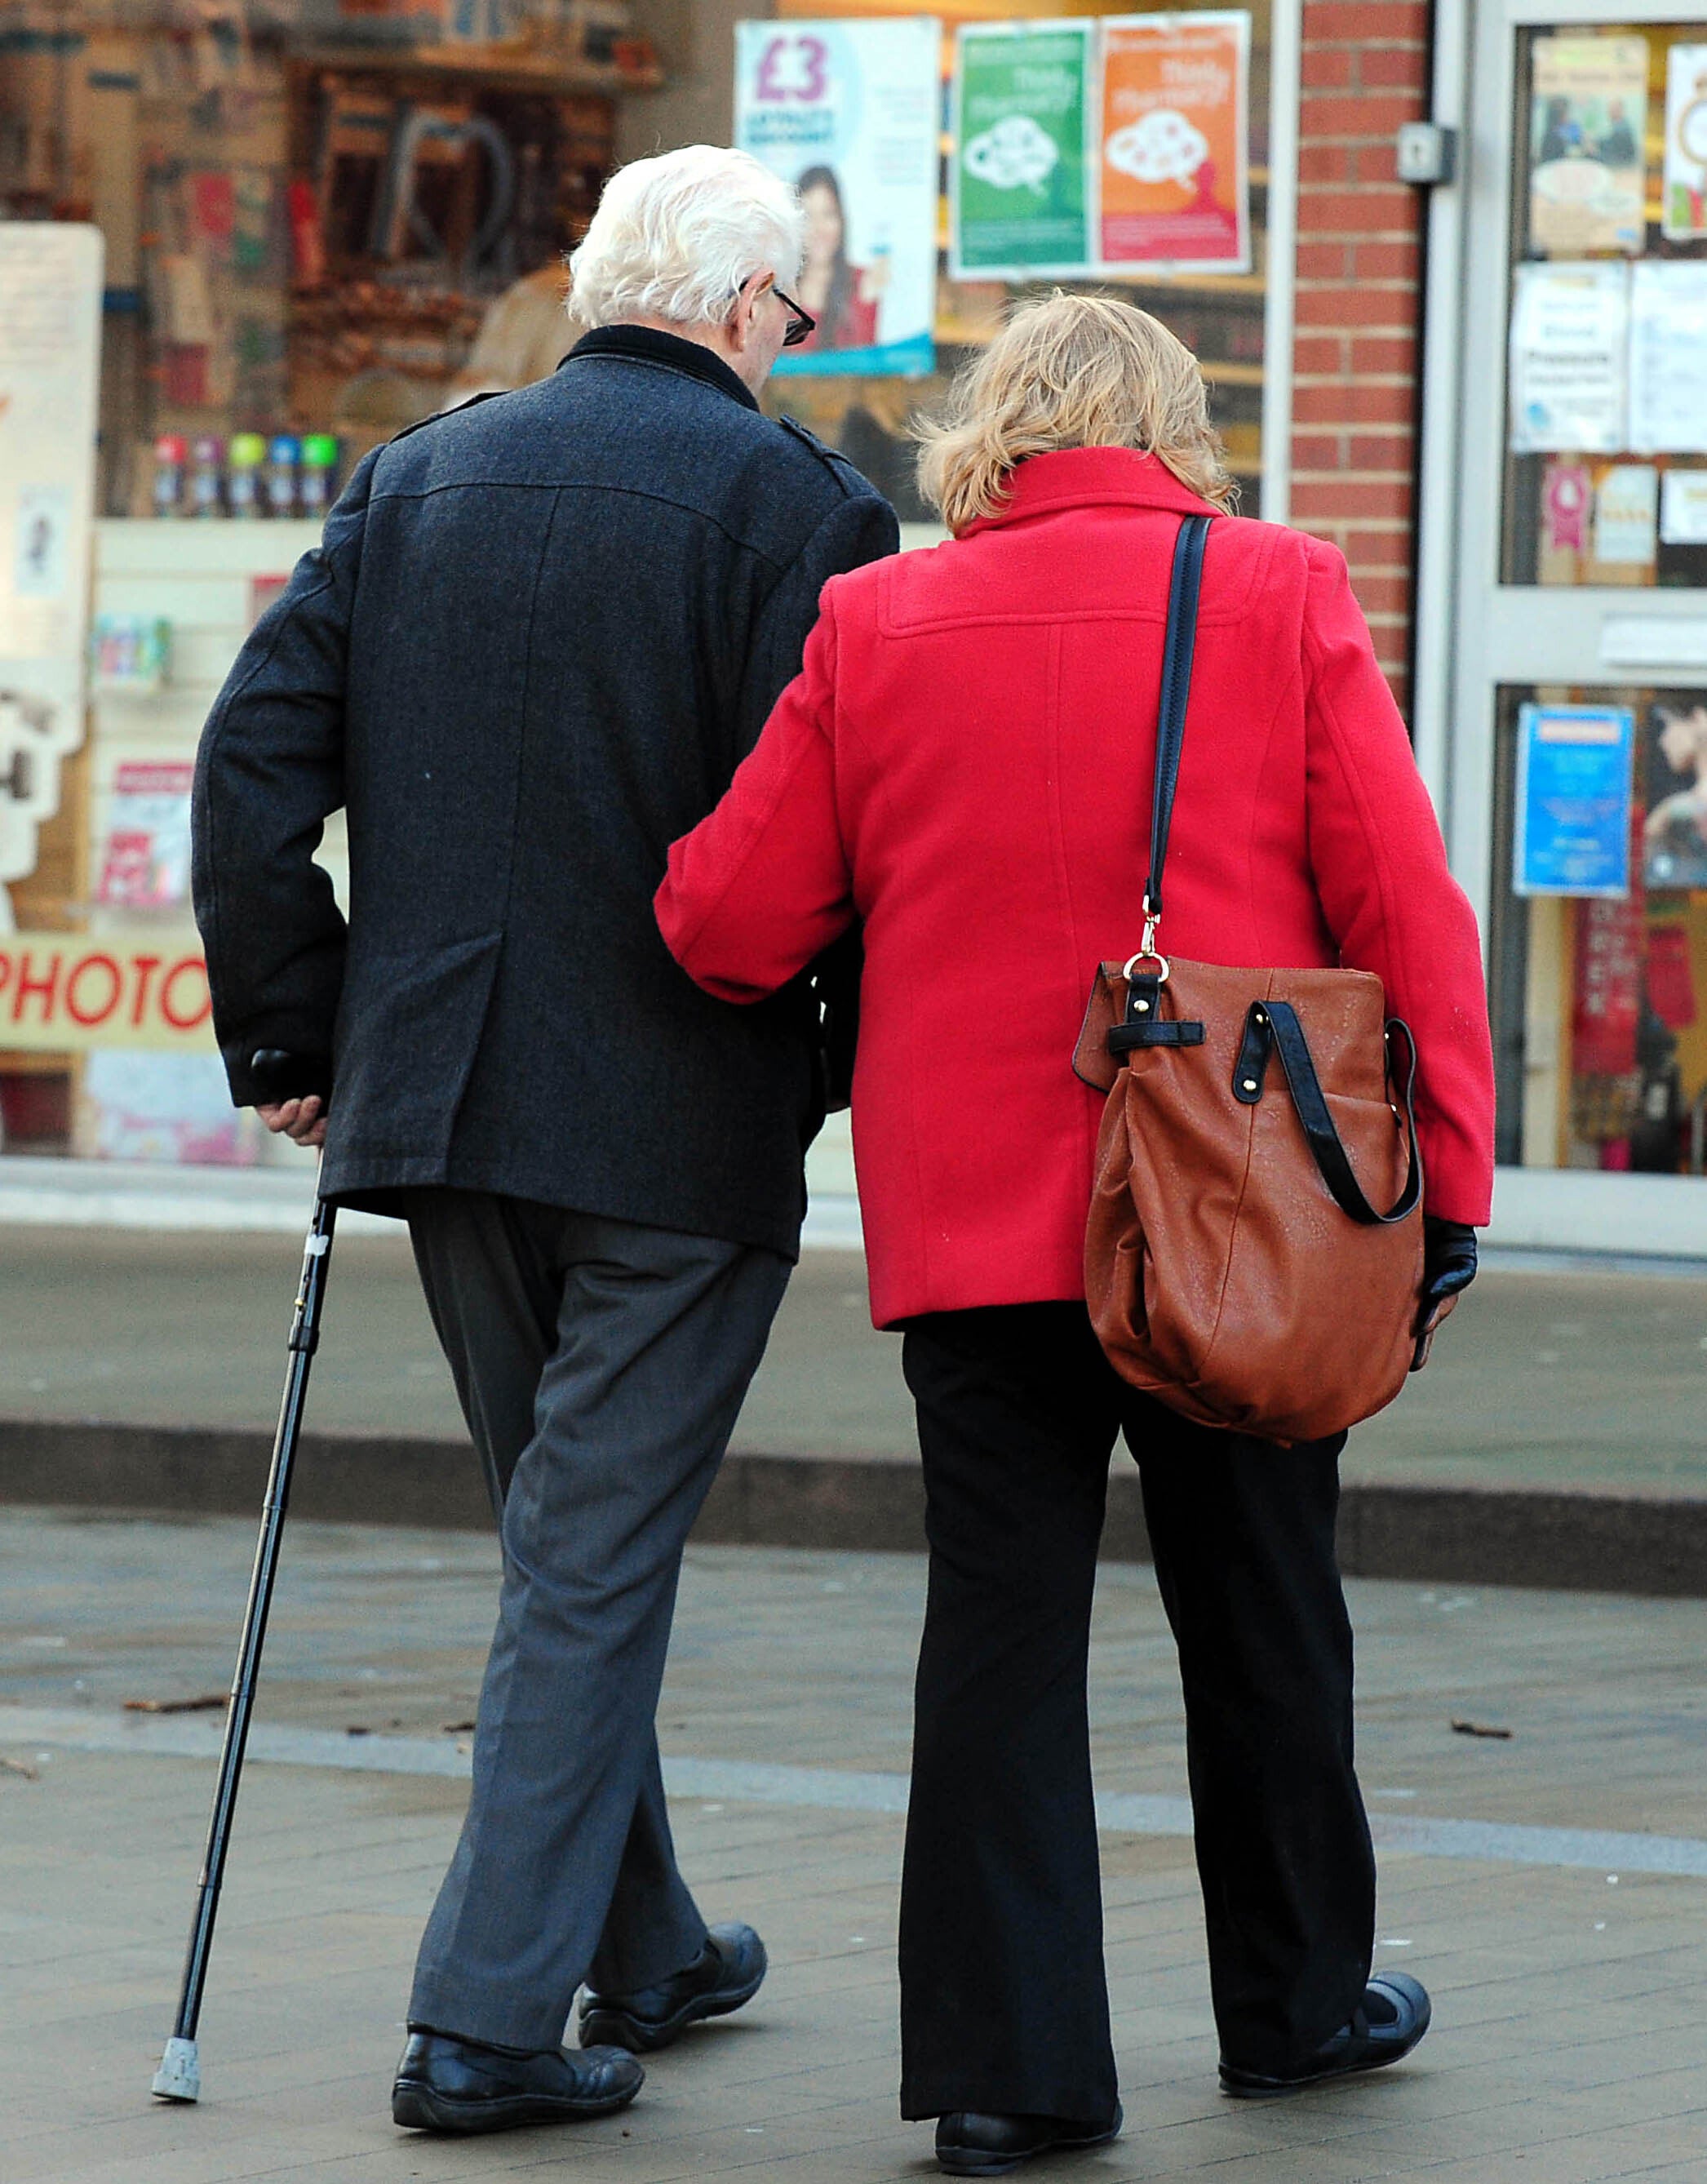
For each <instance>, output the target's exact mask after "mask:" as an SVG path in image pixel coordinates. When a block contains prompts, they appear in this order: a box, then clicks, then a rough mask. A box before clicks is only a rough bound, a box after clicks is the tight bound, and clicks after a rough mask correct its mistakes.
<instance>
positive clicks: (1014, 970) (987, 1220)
mask: <svg viewBox="0 0 1707 2184" xmlns="http://www.w3.org/2000/svg"><path fill="white" fill-rule="evenodd" d="M1207 513H1212V511H1211V510H1209V509H1208V508H1207V507H1206V504H1204V502H1202V501H1200V500H1198V499H1197V498H1196V496H1195V495H1194V494H1193V493H1190V492H1188V491H1187V489H1186V487H1183V486H1182V485H1181V484H1180V483H1179V482H1178V481H1177V480H1176V478H1175V477H1174V476H1173V475H1172V474H1171V472H1170V471H1168V470H1167V469H1166V468H1165V466H1164V465H1162V464H1161V463H1159V461H1157V460H1154V458H1153V457H1149V456H1144V455H1138V454H1132V453H1130V452H1128V451H1127V450H1126V449H1123V448H1073V449H1069V450H1065V451H1063V452H1062V453H1059V454H1048V455H1040V456H1035V457H1033V458H1032V459H1031V460H1030V461H1028V462H1026V463H1024V464H1022V465H1020V468H1019V469H1018V471H1016V472H1015V476H1014V480H1013V489H1012V492H1011V494H1010V497H1009V500H1008V502H1007V503H1006V504H1005V506H1004V509H1003V510H1002V512H1001V514H1000V515H998V516H996V517H995V518H993V520H991V521H987V522H983V523H979V524H976V525H974V526H972V527H971V528H970V530H969V531H968V532H966V533H965V536H964V537H962V538H959V539H957V540H955V541H954V542H953V543H949V544H946V545H942V546H938V547H937V548H935V549H932V550H931V551H929V552H926V553H915V554H901V555H899V556H898V557H897V558H895V559H892V560H884V561H876V562H873V563H872V564H871V565H870V566H869V567H866V568H863V569H859V570H856V571H854V572H853V574H852V575H850V576H846V577H834V578H832V580H831V582H830V583H828V584H827V585H826V587H825V590H824V594H823V609H822V616H821V618H820V621H819V623H818V626H817V627H816V629H815V631H814V632H813V634H812V637H811V638H810V639H809V642H808V644H807V648H806V656H805V663H804V666H803V668H802V671H801V672H800V674H799V676H798V677H797V678H796V680H795V681H794V682H792V683H791V684H790V686H789V687H788V688H787V690H786V691H785V692H784V693H783V694H782V696H781V699H779V700H778V701H777V705H776V710H775V711H774V712H773V714H772V715H771V716H770V722H769V724H768V726H767V727H766V728H765V733H764V734H763V736H762V737H761V738H760V740H759V744H758V746H757V748H756V749H754V750H753V754H752V755H751V756H750V757H749V758H748V760H747V761H746V763H745V764H744V765H743V766H742V768H741V770H740V772H738V773H737V775H736V777H735V779H734V782H733V783H732V784H731V788H730V789H729V792H728V794H727V795H726V797H725V798H724V799H723V801H722V803H721V804H720V805H719V806H718V807H717V809H716V811H714V812H713V813H712V814H711V815H710V816H709V818H707V819H706V820H705V821H704V822H703V824H701V825H700V826H699V827H696V828H695V830H694V831H693V833H691V834H689V835H688V836H687V837H686V838H684V839H683V840H681V841H680V842H678V843H677V844H676V846H675V848H674V849H673V850H671V852H670V867H669V872H668V875H667V877H666V878H665V880H664V884H663V886H662V887H661V888H660V889H659V891H658V897H657V910H658V917H659V924H660V926H661V928H662V929H663V932H664V939H665V940H666V941H667V942H668V943H669V945H670V949H671V950H672V951H673V953H674V954H675V955H676V958H677V960H678V961H680V962H681V965H682V967H683V968H684V969H685V970H687V972H688V973H689V975H690V976H691V977H692V978H694V979H695V980H697V981H698V983H699V984H700V985H702V986H703V987H704V988H706V989H708V991H709V992H711V993H714V994H718V995H722V996H723V997H724V998H725V999H726V1000H731V1001H743V1000H745V1001H750V1000H756V999H757V998H759V996H760V995H765V994H769V993H770V992H772V991H773V990H774V989H776V987H778V986H780V985H781V983H783V982H784V980H785V979H787V978H791V977H792V975H793V974H794V972H797V971H798V970H799V969H800V968H801V967H802V966H803V964H805V963H807V962H808V961H810V959H811V958H812V957H813V956H815V955H816V954H817V952H818V951H819V950H820V949H821V948H823V947H824V946H825V945H826V943H827V942H829V941H830V940H831V939H833V938H834V937H835V935H836V934H837V933H839V932H840V931H841V930H842V928H843V927H844V926H845V925H846V924H847V923H848V920H849V919H850V918H851V917H854V916H856V915H857V916H858V917H859V918H861V919H862V920H863V921H864V923H865V984H864V988H863V994H862V1007H861V1017H860V1031H859V1059H858V1062H857V1065H856V1068H855V1073H854V1080H853V1149H854V1157H855V1161H856V1163H857V1166H858V1170H859V1198H860V1204H861V1206H862V1208H863V1211H864V1216H865V1242H866V1255H867V1261H868V1264H869V1267H870V1280H871V1310H872V1317H873V1318H874V1319H875V1320H876V1323H877V1324H878V1325H879V1326H886V1325H889V1324H892V1323H894V1322H895V1321H897V1320H899V1319H903V1318H907V1317H908V1316H909V1315H910V1314H912V1313H915V1312H943V1311H955V1310H959V1309H962V1308H964V1307H969V1306H974V1305H990V1304H1020V1303H1026V1302H1031V1301H1043V1300H1045V1299H1051V1298H1073V1297H1079V1296H1082V1295H1083V1294H1084V1283H1083V1266H1082V1259H1083V1245H1084V1229H1085V1215H1086V1210H1087V1206H1088V1205H1089V1203H1090V1195H1091V1178H1092V1162H1093V1154H1094V1151H1095V1146H1096V1138H1097V1124H1098V1118H1099V1116H1100V1113H1101V1110H1102V1104H1103V1103H1102V1100H1101V1099H1100V1097H1099V1096H1098V1095H1097V1094H1096V1093H1094V1092H1093V1091H1091V1090H1090V1089H1088V1088H1087V1086H1085V1085H1084V1084H1081V1083H1080V1082H1079V1080H1078V1079H1077V1078H1076V1077H1075V1076H1074V1075H1073V1074H1072V1072H1071V1069H1070V1056H1071V1054H1072V1050H1073V1043H1074V1039H1075V1038H1076V1034H1077V1032H1078V1028H1079V1022H1080V1018H1081V1015H1082V1013H1083V1011H1084V1006H1085V999H1086V995H1087V992H1088V990H1089V988H1090V984H1091V980H1092V977H1093V972H1095V970H1096V967H1097V965H1098V962H1100V961H1103V960H1104V958H1107V959H1110V960H1114V959H1120V958H1124V957H1125V956H1128V955H1130V954H1131V953H1132V950H1134V949H1135V948H1136V947H1137V944H1138V935H1139V914H1138V902H1139V898H1140V896H1141V894H1142V893H1143V878H1144V872H1145V860H1146V854H1147V850H1148V833H1149V791H1150V777H1151V769H1152V766H1153V763H1154V749H1155V721H1156V704H1157V694H1158V688H1159V682H1160V680H1161V652H1162V632H1163V627H1164V621H1165V610H1166V603H1167V595H1168V577H1169V569H1170V562H1171V558H1172V554H1173V547H1174V540H1175V537H1176V533H1177V532H1178V529H1179V521H1180V518H1181V517H1182V515H1190V514H1207ZM1165 899H1166V916H1165V919H1164V922H1163V931H1162V935H1161V945H1162V947H1163V948H1164V949H1165V950H1168V951H1170V952H1171V953H1172V954H1174V955H1176V956H1187V957H1196V958H1198V959H1199V960H1202V961H1209V962H1213V963H1229V964H1251V965H1255V966H1259V967H1265V966H1269V965H1285V966H1288V967H1291V966H1300V965H1333V964H1344V965H1348V966H1350V967H1354V968H1357V969H1359V970H1367V971H1374V972H1378V973H1379V974H1380V976H1381V978H1382V981H1383V983H1384V984H1385V987H1386V990H1387V1004H1388V1007H1389V1009H1390V1010H1391V1011H1393V1013H1395V1014H1397V1015H1399V1016H1402V1017H1404V1018H1405V1019H1406V1020H1407V1021H1408V1022H1410V1025H1411V1026H1412V1028H1414V1030H1415V1034H1416V1039H1417V1045H1418V1047H1419V1050H1420V1051H1421V1075H1420V1085H1419V1099H1418V1123H1419V1130H1420V1134H1421V1141H1422V1148H1423V1157H1424V1162H1425V1166H1426V1176H1427V1196H1426V1204H1427V1206H1428V1210H1429V1211H1430V1212H1433V1213H1437V1214H1442V1215H1444V1216H1446V1217H1448V1219H1451V1220H1457V1221H1468V1222H1477V1223H1480V1222H1484V1221H1486V1220H1487V1217H1488V1212H1489V1206H1490V1200H1491V1196H1492V1190H1493V1060H1492V1055H1491V1052H1490V1046H1489V1039H1488V1028H1487V1000H1486V996H1485V994H1484V991H1483V986H1482V956H1481V950H1480V948H1479V946H1478V944H1477V939H1476V921H1475V918H1474V916H1473V915H1472V913H1471V908H1470V905H1469V904H1468V903H1467V902H1466V901H1465V897H1464V895H1463V894H1462V893H1461V892H1460V889H1459V888H1458V886H1457V885H1456V883H1454V880H1453V879H1452V877H1451V876H1450V874H1449V873H1448V870H1447V865H1446V854H1445V850H1444V849H1443V845H1442V842H1441V836H1440V828H1439V827H1438V825H1437V822H1436V820H1435V816H1434V811H1433V809H1432V805H1430V803H1429V799H1428V796H1427V794H1426V791H1425V789H1424V788H1423V785H1422V782H1421V777H1419V775H1418V773H1417V771H1416V766H1415V761H1414V760H1413V759H1412V756H1411V751H1410V744H1409V743H1408V741H1407V740H1406V738H1405V733H1404V725H1403V723H1402V722H1401V721H1400V719H1399V716H1398V708H1397V707H1396V706H1395V705H1394V703H1393V697H1392V694H1391V693H1390V692H1389V690H1388V688H1387V683H1386V682H1385V680H1384V679H1383V677H1382V673H1381V671H1380V669H1379V668H1378V667H1377V666H1376V660H1375V655H1374V652H1373V650H1372V649H1371V644H1370V639H1369V632H1368V630H1367V628H1366V627H1365V623H1364V620H1363V616H1362V615H1361V613H1360V612H1359V609H1358V606H1357V603H1356V601H1355V600H1354V599H1353V597H1352V594H1351V590H1350V587H1349V585H1348V582H1347V578H1346V570H1345V563H1344V561H1343V559H1342V557H1341V556H1340V554H1338V553H1337V551H1336V550H1335V549H1333V548H1332V546H1327V545H1324V544H1322V543H1320V542H1319V541H1318V540H1315V539H1313V538H1305V537H1304V536H1303V535H1302V534H1301V533H1299V532H1294V531H1288V530H1285V529H1283V528H1282V527H1281V526H1278V525H1276V524H1269V523H1257V522H1248V521H1243V520H1241V519H1239V518H1237V517H1222V518H1219V519H1218V520H1217V521H1215V524H1214V526H1212V528H1211V530H1210V532H1209V547H1208V553H1207V556H1206V560H1205V564H1204V587H1203V606H1202V612H1201V615H1200V617H1199V620H1198V639H1197V655H1196V671H1195V673H1194V676H1193V682H1192V693H1191V709H1190V712H1189V715H1188V717H1187V727H1186V737H1185V750H1184V756H1183V759H1182V764H1181V768H1180V778H1179V793H1178V799H1177V802H1176V805H1175V810H1174V818H1173V827H1172V833H1171V835H1170V840H1169V847H1168V862H1167V873H1166V881H1165ZM1187 1187H1189V1186H1188V1185H1187Z"/></svg>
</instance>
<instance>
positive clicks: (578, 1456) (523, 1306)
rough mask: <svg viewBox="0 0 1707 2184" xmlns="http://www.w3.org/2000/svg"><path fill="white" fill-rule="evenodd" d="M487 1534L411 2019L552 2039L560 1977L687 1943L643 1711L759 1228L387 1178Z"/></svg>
mask: <svg viewBox="0 0 1707 2184" xmlns="http://www.w3.org/2000/svg"><path fill="white" fill-rule="evenodd" d="M407 1196H408V1215H409V1234H410V1237H411V1239H412V1240H413V1242H414V1252H415V1262H416V1264H417V1266H418V1267H419V1268H420V1277H421V1284H422V1287H423V1288H424V1289H425V1292H426V1299H427V1305H428V1308H429V1310H430V1311H431V1314H432V1318H433V1323H434V1325H435V1326H436V1329H437V1330H438V1336H439V1340H440V1341H441V1343H442V1345H443V1347H444V1352H445V1356H446V1357H447V1358H448V1360H449V1362H450V1368H451V1371H452V1373H453V1375H454V1377H455V1380H456V1385H457V1392H458V1395H459V1396H460V1398H461V1401H462V1407H463V1412H464V1416H465V1417H466V1418H467V1420H468V1424H469V1430H470V1433H471V1434H472V1435H473V1437H474V1441H475V1447H476V1448H477V1449H478V1451H479V1452H480V1455H481V1460H482V1462H483V1463H484V1464H485V1466H486V1470H487V1482H488V1485H490V1487H491V1490H492V1501H493V1504H494V1507H496V1508H497V1510H498V1516H499V1524H500V1529H501V1533H502V1537H503V1592H502V1595H501V1598H500V1602H499V1607H498V1630H497V1634H496V1635H495V1636H494V1638H493V1640H492V1655H491V1658H490V1659H489V1661H488V1662H487V1671H486V1681H485V1684H484V1685H483V1687H482V1690H481V1700H480V1714H479V1724H478V1726H477V1728H476V1730H475V1740H474V1790H473V1794H472V1796H471V1797H470V1802H469V1809H468V1817H467V1819H466V1820H465V1821H464V1825H463V1830H462V1836H461V1840H460V1841H459V1843H458V1845H457V1848H456V1854H455V1856H454V1857H453V1859H452V1861H451V1866H450V1871H449V1873H448V1875H446V1877H445V1881H444V1885H443V1886H442V1888H441V1890H440V1892H439V1897H438V1901H437V1903H436V1904H435V1906H434V1907H433V1911H432V1915H431V1918H430V1919H428V1921H427V1927H426V1932H425V1936H423V1938H422V1941H421V1946H420V1957H419V1958H418V1959H417V1962H416V1966H415V1979H414V1992H413V1993H412V1995H411V1997H410V2001H409V2020H410V2022H411V2023H412V2024H415V2025H431V2026H432V2027H433V2028H434V2029H435V2030H436V2031H442V2032H451V2033H459V2034H461V2035H462V2036H464V2037H466V2038H470V2039H475V2040H484V2041H488V2042H496V2043H498V2044H499V2045H503V2046H509V2047H517V2048H553V2047H555V2046H556V2045H557V2044H558V2042H559V2040H560V2039H561V2038H562V2037H563V2034H564V2024H565V2021H566V2020H567V2018H568V2016H569V2013H570V2007H571V2005H572V2003H573V2002H574V1999H575V1989H576V1988H577V1987H578V1986H580V1985H581V1981H583V1980H587V1981H588V1982H589V1984H591V1985H592V1986H595V1987H597V1988H598V1989H600V1990H601V1991H603V1992H626V1991H630V1990H632V1989H633V1988H636V1987H640V1986H648V1985H650V1984H652V1983H653V1981H658V1980H660V1979H663V1978H666V1977H668V1975H670V1973H672V1972H675V1971H677V1970H681V1967H682V1966H683V1965H684V1964H690V1963H692V1960H693V1958H695V1957H696V1956H697V1955H698V1953H699V1951H700V1950H701V1949H702V1948H703V1946H704V1942H705V1922H704V1920H703V1919H702V1918H701V1917H700V1915H699V1912H698V1908H696V1906H695V1904H694V1902H693V1898H692V1896H691V1895H690V1894H689V1892H688V1890H687V1886H686V1884H685V1883H684V1881H683V1880H682V1879H681V1875H680V1874H679V1873H678V1872H677V1870H676V1854H675V1851H674V1848H673V1847H672V1845H671V1842H670V1823H669V1819H668V1817H667V1814H666V1812H665V1808H664V1782H663V1776H662V1773H661V1770H660V1768H659V1757H658V1737H657V1729H656V1714H657V1708H658V1696H659V1685H660V1683H661V1682H662V1680H663V1675H664V1655H665V1652H666V1651H667V1649H668V1646H669V1643H670V1619H671V1616H672V1614H673V1613H674V1611H675V1606H676V1580H677V1578H678V1575H679V1574H680V1570H681V1551H682V1548H683V1546H684V1545H685V1544H686V1541H687V1535H688V1532H689V1529H691V1527H692V1523H693V1520H694V1518H695V1517H696V1516H697V1514H698V1511H699V1507H700V1504H701V1502H703V1500H704V1498H705V1496H706V1493H707V1490H709V1487H710V1485H711V1482H712V1479H714V1476H715V1475H716V1471H717V1467H718V1464H719V1463H720V1461H721V1459H722V1456H723V1451H724V1449H725V1447H726V1445H727V1443H728V1440H729V1436H730V1434H731V1432H732V1430H733V1429H734V1425H735V1420H736V1416H737V1412H739V1410H740V1408H741V1402H742V1397H743V1396H745V1394H746V1392H747V1386H748V1381H749V1380H750V1379H752V1377H753V1372H754V1370H755V1368H757V1366H758V1363H759V1358H760V1357H761V1356H762V1355H763V1353H764V1349H765V1340H766V1337H767V1336H768V1335H769V1334H770V1323H771V1320H772V1318H773V1317H774V1316H775V1313H776V1307H777V1306H778V1305H779V1304H780V1303H781V1299H782V1292H783V1290H784V1288H785V1287H786V1285H787V1279H788V1273H789V1268H788V1262H787V1260H785V1259H783V1258H781V1256H779V1255H778V1254H777V1253H776V1252H774V1251H765V1250H762V1249H760V1248H758V1247H756V1246H752V1245H742V1244H729V1243H722V1242H719V1241H718V1240H715V1239H714V1238H711V1237H705V1236H687V1235H678V1234H675V1233H673V1232H672V1231H670V1230H668V1229H647V1228H641V1227H638V1226H637V1225H636V1224H634V1223H630V1222H623V1221H612V1220H606V1219H603V1218H602V1217H598V1216H595V1215H592V1214H584V1213H574V1212H563V1211H561V1210H559V1209H558V1208H555V1207H551V1206H537V1205H533V1204H531V1203H529V1202H527V1201H522V1200H519V1199H508V1198H500V1197H496V1196H493V1195H488V1194H487V1193H483V1192H479V1191H458V1190H412V1191H410V1192H409V1193H408V1194H407Z"/></svg>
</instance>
